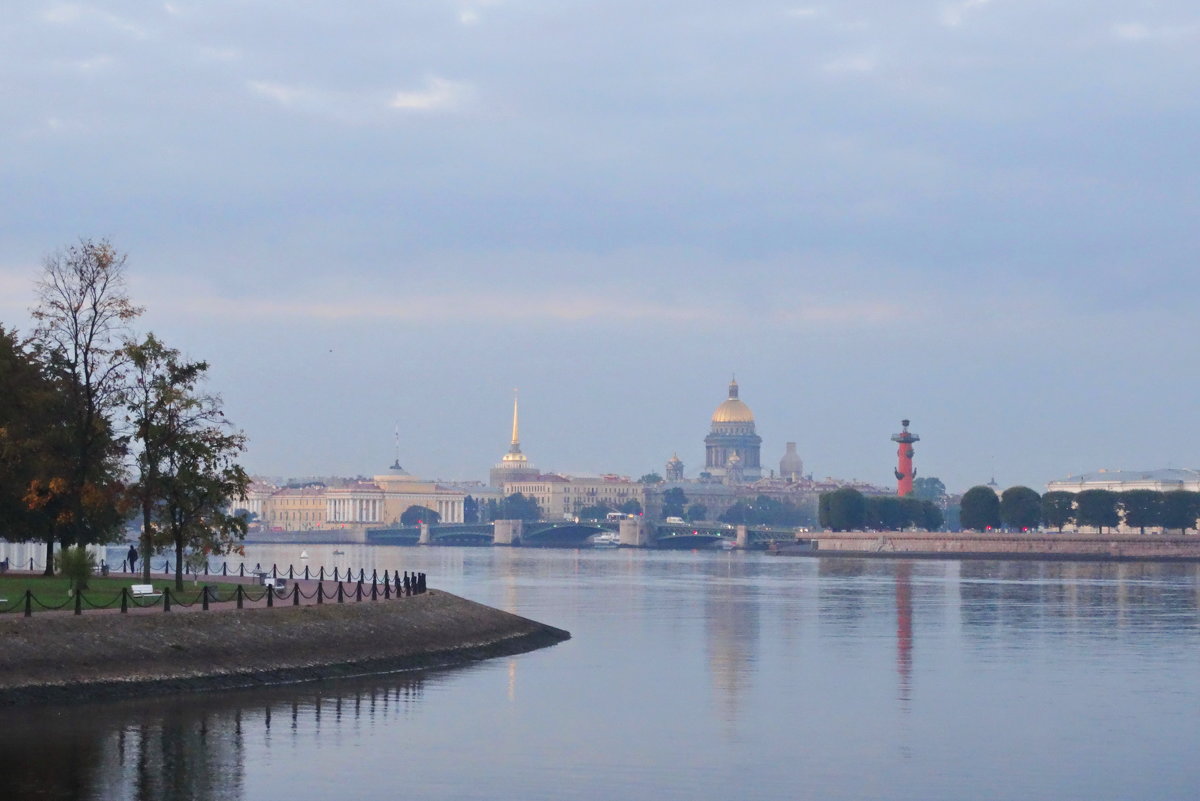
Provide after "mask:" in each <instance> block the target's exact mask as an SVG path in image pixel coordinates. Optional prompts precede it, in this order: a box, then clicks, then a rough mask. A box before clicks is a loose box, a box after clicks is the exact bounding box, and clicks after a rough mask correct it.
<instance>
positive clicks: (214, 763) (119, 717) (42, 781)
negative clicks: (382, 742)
mask: <svg viewBox="0 0 1200 801" xmlns="http://www.w3.org/2000/svg"><path fill="white" fill-rule="evenodd" d="M423 684H424V675H423V674H403V675H391V676H374V677H368V678H362V679H352V680H340V681H332V682H326V683H322V684H305V685H295V686H290V687H283V688H269V689H265V690H261V691H254V692H249V691H246V692H228V693H210V694H200V695H186V696H166V697H161V698H153V699H146V700H144V701H122V702H113V703H109V704H100V705H91V706H84V705H80V706H73V707H57V708H45V707H38V708H34V707H29V708H16V709H8V710H3V711H2V712H0V799H2V800H3V801H7V799H14V800H15V799H21V801H25V799H28V800H29V801H38V800H39V799H56V801H57V800H60V799H61V800H63V801H74V800H75V799H79V800H80V801H82V799H96V798H121V799H132V800H134V801H208V800H209V799H213V801H217V800H218V799H219V800H220V801H238V800H239V799H243V798H244V780H245V751H246V747H247V741H248V740H249V741H250V742H254V740H255V739H269V738H278V737H279V736H280V735H281V732H282V733H283V735H284V736H287V735H288V734H291V735H292V736H298V735H297V732H298V730H299V729H300V728H302V727H301V725H300V724H301V722H302V721H303V722H304V727H305V728H310V729H311V730H313V731H315V732H316V733H318V734H319V733H320V730H321V727H322V725H325V726H329V727H331V728H334V729H336V728H337V727H338V726H341V725H344V724H354V725H358V724H360V723H364V722H365V723H367V724H373V723H377V722H382V721H383V720H385V719H387V720H390V719H392V718H395V717H396V716H397V715H403V714H405V713H406V711H407V709H408V707H409V705H410V704H411V703H412V702H414V701H417V700H419V699H420V697H421V694H422V687H423ZM323 719H325V723H324V724H323V723H322V720H323ZM310 721H311V722H310ZM281 724H282V725H281Z"/></svg>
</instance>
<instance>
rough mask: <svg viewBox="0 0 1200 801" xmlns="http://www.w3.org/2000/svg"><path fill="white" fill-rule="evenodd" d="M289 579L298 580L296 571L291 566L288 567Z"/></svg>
mask: <svg viewBox="0 0 1200 801" xmlns="http://www.w3.org/2000/svg"><path fill="white" fill-rule="evenodd" d="M288 578H290V579H292V580H293V581H294V580H295V579H296V569H295V568H294V567H292V566H291V565H288Z"/></svg>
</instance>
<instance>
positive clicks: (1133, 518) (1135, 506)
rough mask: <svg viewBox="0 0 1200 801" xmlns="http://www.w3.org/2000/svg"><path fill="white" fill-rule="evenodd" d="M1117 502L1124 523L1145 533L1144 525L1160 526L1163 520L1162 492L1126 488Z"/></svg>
mask: <svg viewBox="0 0 1200 801" xmlns="http://www.w3.org/2000/svg"><path fill="white" fill-rule="evenodd" d="M1118 503H1119V505H1120V507H1121V513H1122V516H1123V517H1124V518H1125V525H1127V526H1130V527H1136V528H1137V529H1138V533H1140V534H1143V535H1144V534H1145V533H1146V526H1161V525H1162V522H1163V493H1161V492H1155V491H1154V490H1127V491H1125V492H1122V493H1121V496H1120V498H1119V499H1118Z"/></svg>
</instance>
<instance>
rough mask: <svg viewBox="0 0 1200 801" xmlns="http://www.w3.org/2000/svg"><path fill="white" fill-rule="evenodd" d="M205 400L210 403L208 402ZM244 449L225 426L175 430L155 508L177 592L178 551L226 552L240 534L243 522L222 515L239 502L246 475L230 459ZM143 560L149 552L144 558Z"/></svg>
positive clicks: (247, 483) (180, 573) (181, 560)
mask: <svg viewBox="0 0 1200 801" xmlns="http://www.w3.org/2000/svg"><path fill="white" fill-rule="evenodd" d="M209 400H210V402H211V399H209ZM245 448H246V438H245V436H244V435H242V434H241V433H236V432H230V431H228V430H227V429H226V424H224V423H217V424H197V425H195V426H194V427H192V428H191V429H190V430H184V431H181V433H180V436H179V437H178V438H177V439H176V441H175V442H174V444H173V445H172V446H171V448H170V450H169V451H168V452H167V455H166V458H165V459H164V461H163V466H162V468H161V470H160V481H162V486H163V490H164V492H163V498H162V502H161V503H160V504H159V506H158V507H157V514H158V519H159V522H160V529H161V531H162V534H161V541H163V542H166V543H169V544H170V545H173V546H174V550H175V589H177V590H182V589H183V563H184V551H185V550H190V551H192V552H193V553H202V554H206V555H207V554H210V553H229V552H230V551H231V550H233V549H234V547H235V546H236V545H237V544H238V543H239V542H240V541H241V540H242V539H243V538H244V537H245V536H246V521H245V520H243V519H242V518H241V517H239V516H238V515H236V514H234V513H232V512H229V511H227V510H228V509H229V508H230V502H231V501H234V500H244V499H245V497H246V489H247V487H249V486H250V477H249V476H248V475H247V474H246V471H245V470H243V469H242V467H241V465H239V464H237V462H236V461H234V460H235V458H236V457H237V456H238V455H239V454H240V453H241V452H242V451H244V450H245ZM143 558H145V559H146V560H147V561H148V560H149V558H150V555H149V554H145V555H144V557H143Z"/></svg>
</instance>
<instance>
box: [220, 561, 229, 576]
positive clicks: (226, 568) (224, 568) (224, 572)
mask: <svg viewBox="0 0 1200 801" xmlns="http://www.w3.org/2000/svg"><path fill="white" fill-rule="evenodd" d="M221 575H222V576H228V575H229V563H228V562H225V563H224V564H222V565H221Z"/></svg>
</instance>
